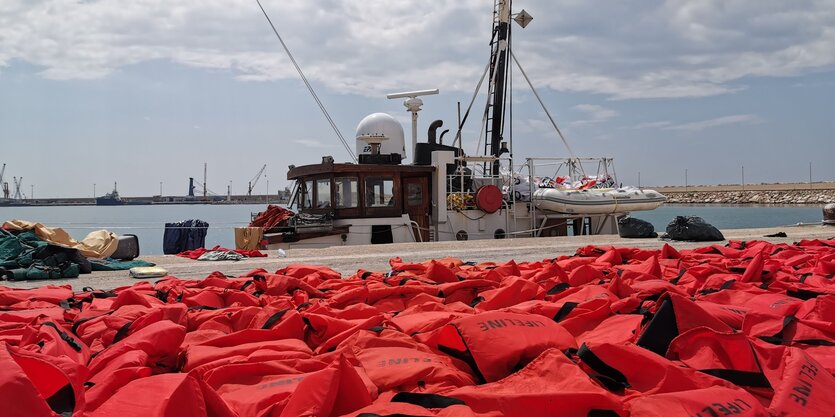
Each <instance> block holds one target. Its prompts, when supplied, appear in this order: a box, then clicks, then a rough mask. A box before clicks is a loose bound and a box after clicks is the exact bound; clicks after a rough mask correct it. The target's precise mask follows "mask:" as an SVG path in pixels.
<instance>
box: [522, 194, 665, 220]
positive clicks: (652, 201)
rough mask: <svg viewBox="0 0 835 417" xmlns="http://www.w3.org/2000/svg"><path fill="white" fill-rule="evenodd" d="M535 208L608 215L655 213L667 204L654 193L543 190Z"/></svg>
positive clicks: (536, 196) (661, 196)
mask: <svg viewBox="0 0 835 417" xmlns="http://www.w3.org/2000/svg"><path fill="white" fill-rule="evenodd" d="M532 200H533V202H534V204H535V205H536V208H537V209H539V210H545V211H551V212H554V213H566V214H609V213H627V212H631V211H645V210H654V209H656V208H658V207H659V206H661V205H662V204H664V202H665V201H667V197H665V196H664V195H663V194H661V193H659V192H658V191H655V190H648V189H638V188H618V189H590V190H563V189H558V188H540V189H538V190H536V191H535V192H534V194H533V198H532Z"/></svg>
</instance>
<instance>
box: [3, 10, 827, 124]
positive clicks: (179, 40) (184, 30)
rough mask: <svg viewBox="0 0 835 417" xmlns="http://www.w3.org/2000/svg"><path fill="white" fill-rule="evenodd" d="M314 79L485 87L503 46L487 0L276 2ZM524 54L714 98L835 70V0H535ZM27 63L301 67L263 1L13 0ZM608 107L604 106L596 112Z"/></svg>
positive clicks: (373, 90) (6, 39) (251, 74)
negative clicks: (768, 80) (763, 80)
mask: <svg viewBox="0 0 835 417" xmlns="http://www.w3.org/2000/svg"><path fill="white" fill-rule="evenodd" d="M264 6H265V8H266V9H267V11H268V12H269V13H270V15H271V18H272V19H273V22H274V23H275V24H276V26H277V28H278V30H279V32H280V33H281V34H282V36H284V38H285V41H286V42H287V44H288V46H289V47H290V49H291V50H292V51H293V52H294V54H295V56H296V59H297V60H298V62H299V64H300V65H301V66H302V68H303V70H304V71H305V73H306V74H307V76H308V77H309V78H310V79H311V80H313V81H315V82H317V83H320V84H324V85H325V86H327V87H328V88H329V89H332V90H333V91H336V92H340V93H354V94H356V93H359V94H363V95H368V96H379V95H380V94H382V93H385V92H390V91H392V90H400V89H412V88H432V87H438V88H441V89H443V90H445V91H457V92H470V91H472V88H473V87H474V84H475V82H476V81H477V79H478V76H479V75H480V74H481V71H482V69H483V66H484V64H485V63H486V61H487V59H488V50H487V40H488V39H489V36H490V21H491V10H490V6H489V3H485V2H484V1H480V0H462V1H457V2H426V1H417V0H413V1H401V2H391V1H387V0H366V1H363V2H353V1H338V0H319V1H315V2H314V1H308V0H266V1H264ZM524 6H525V9H526V10H528V11H529V12H530V13H531V14H533V16H534V21H533V22H532V23H531V25H530V26H528V28H526V29H524V30H521V29H520V28H518V27H517V28H515V29H514V30H515V31H514V40H515V45H516V55H517V57H518V58H519V59H520V61H521V63H522V65H524V66H525V70H526V71H527V72H528V75H529V76H530V77H531V78H532V79H533V80H534V82H535V83H536V84H537V85H538V86H543V85H544V86H547V87H549V88H552V89H555V90H559V91H577V92H590V93H597V94H602V95H604V96H605V97H606V98H609V99H635V98H659V97H666V98H675V97H704V96H712V95H719V94H727V93H732V92H735V91H739V90H740V89H744V88H745V86H744V85H743V84H742V83H743V81H744V80H745V79H746V78H749V77H782V76H792V75H799V74H805V73H809V72H814V71H828V70H832V69H833V66H834V65H835V54H833V53H832V51H833V50H835V2H833V0H809V1H803V2H797V1H788V2H787V1H784V0H734V1H729V0H690V1H686V2H682V1H678V0H667V1H663V2H660V3H659V2H645V1H640V0H630V1H622V2H607V3H606V4H605V6H604V7H601V3H599V2H580V1H574V2H550V1H546V0H529V1H528V2H527V3H526V4H525V5H524ZM16 60H19V61H24V62H28V63H30V64H34V65H36V66H39V67H41V68H42V71H41V73H40V74H41V75H42V76H44V77H47V78H52V79H61V80H70V79H95V78H102V77H107V76H108V75H110V74H111V73H113V72H114V71H118V70H119V69H120V68H122V67H125V66H128V65H133V64H137V63H142V62H147V61H152V60H169V61H172V62H176V63H179V64H182V65H188V66H193V67H198V68H206V69H211V70H218V71H230V72H231V73H233V74H234V76H236V77H237V78H238V79H241V80H247V81H268V80H276V79H284V78H296V77H297V75H296V73H295V70H294V69H293V68H292V66H291V65H290V63H289V60H288V59H287V57H286V56H285V54H284V52H283V51H282V50H281V47H280V45H279V43H278V42H277V40H276V39H275V36H274V35H273V34H272V32H271V30H270V28H269V26H268V25H267V23H266V21H265V19H264V17H263V16H262V15H261V11H260V10H259V9H258V7H257V5H256V4H255V3H254V2H253V1H251V0H181V1H178V2H174V3H172V2H169V1H163V0H133V1H130V2H117V1H106V0H98V1H96V0H90V1H84V2H76V1H68V0H40V1H31V2H30V1H22V0H4V1H3V2H2V4H0V67H2V66H4V65H8V64H9V63H11V62H12V61H16ZM591 120H594V119H591Z"/></svg>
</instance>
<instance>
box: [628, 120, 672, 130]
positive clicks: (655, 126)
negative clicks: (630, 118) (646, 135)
mask: <svg viewBox="0 0 835 417" xmlns="http://www.w3.org/2000/svg"><path fill="white" fill-rule="evenodd" d="M671 124H673V122H669V121H663V122H645V123H638V124H636V125H635V126H632V128H633V129H658V128H662V127H667V126H670V125H671Z"/></svg>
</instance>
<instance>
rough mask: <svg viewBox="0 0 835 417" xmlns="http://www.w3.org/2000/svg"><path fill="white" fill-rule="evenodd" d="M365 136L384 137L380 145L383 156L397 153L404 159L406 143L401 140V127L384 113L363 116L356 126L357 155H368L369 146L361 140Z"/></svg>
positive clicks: (369, 151)
mask: <svg viewBox="0 0 835 417" xmlns="http://www.w3.org/2000/svg"><path fill="white" fill-rule="evenodd" d="M367 136H376V137H379V136H385V137H386V138H387V140H384V141H383V142H382V144H381V145H380V153H381V154H383V155H386V154H392V153H397V154H400V155H401V156H402V157H404V158H405V157H406V141H405V140H404V139H403V126H402V125H400V122H398V121H397V120H395V119H394V117H392V116H391V115H389V114H386V113H374V114H369V115H368V116H365V118H364V119H362V121H360V124H359V125H357V155H362V154H370V153H371V146H370V145H369V144H367V143H366V142H365V141H363V140H362V138H363V137H367Z"/></svg>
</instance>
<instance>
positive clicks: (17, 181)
mask: <svg viewBox="0 0 835 417" xmlns="http://www.w3.org/2000/svg"><path fill="white" fill-rule="evenodd" d="M12 180H13V181H14V199H15V200H23V199H24V198H26V196H25V195H24V194H23V193H21V192H20V187H21V185H23V177H20V178H18V177H12Z"/></svg>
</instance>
